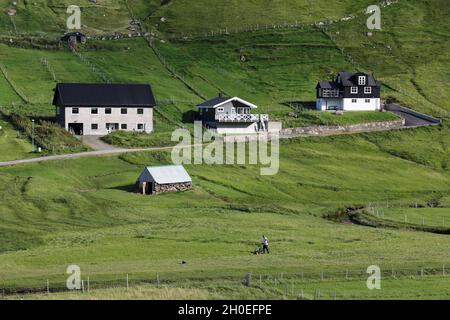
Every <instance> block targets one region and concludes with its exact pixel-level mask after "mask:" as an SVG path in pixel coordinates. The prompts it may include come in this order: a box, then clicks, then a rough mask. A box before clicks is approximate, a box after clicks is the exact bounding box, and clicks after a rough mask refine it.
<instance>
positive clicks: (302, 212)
mask: <svg viewBox="0 0 450 320" xmlns="http://www.w3.org/2000/svg"><path fill="white" fill-rule="evenodd" d="M34 3H36V5H34V4H32V2H30V3H29V4H28V5H25V4H24V3H23V2H19V4H18V14H17V16H16V17H14V18H12V19H11V18H9V17H8V16H7V15H6V14H3V13H2V14H1V17H0V32H1V33H2V36H5V37H7V38H8V37H11V38H13V39H15V40H16V41H17V42H15V43H14V41H13V44H8V45H7V44H0V67H1V70H2V72H1V73H0V92H1V94H0V105H1V106H2V107H3V108H4V109H5V110H7V111H10V112H17V113H20V114H23V115H34V116H52V115H54V109H53V107H52V106H51V99H52V96H53V91H52V89H53V88H54V86H55V83H56V82H101V81H104V79H105V77H106V78H108V79H110V80H111V81H113V82H137V83H151V84H152V86H153V90H154V92H155V95H156V97H157V100H158V108H157V109H155V126H156V134H155V135H154V136H152V137H149V136H142V137H139V138H138V139H135V137H130V135H126V134H122V133H117V137H110V138H117V140H118V142H117V144H122V145H129V146H131V145H135V144H141V143H142V145H145V146H147V145H148V146H154V145H157V144H160V143H162V142H165V141H167V138H168V136H169V133H170V132H171V131H172V130H173V129H175V128H179V127H188V128H189V126H190V124H189V122H191V120H192V119H193V111H194V110H195V105H196V104H197V103H199V102H201V101H202V100H203V99H204V98H210V97H213V96H216V95H217V93H218V92H219V91H222V92H224V93H226V94H229V95H233V96H234V95H237V96H241V97H242V98H244V99H246V100H249V101H252V102H255V103H256V104H258V105H259V106H260V108H259V110H258V111H259V112H260V113H269V114H270V115H271V117H272V118H273V119H277V118H278V119H280V120H283V121H284V122H285V124H286V125H292V126H299V125H311V124H353V123H358V122H361V121H363V122H366V121H381V120H391V119H395V117H393V116H392V115H391V114H389V113H376V114H375V113H361V114H346V115H344V116H342V117H337V116H334V115H331V114H320V115H319V114H318V113H317V112H313V111H299V110H297V109H295V108H291V107H289V105H290V103H293V104H298V103H300V104H302V103H308V102H311V101H313V100H314V99H315V89H314V88H315V85H316V83H317V81H318V80H321V79H331V78H332V77H333V76H334V75H335V74H336V72H338V71H342V70H344V69H347V70H365V71H374V72H375V75H376V77H377V78H378V79H380V80H382V81H383V96H384V97H393V98H395V99H397V100H398V101H399V102H400V103H402V104H405V105H409V106H411V107H413V108H415V109H418V110H420V111H424V112H428V113H431V114H433V115H436V116H440V117H442V118H444V124H443V125H441V126H437V127H433V128H420V129H414V130H409V129H408V130H399V131H392V132H380V133H370V134H358V135H346V136H338V137H326V138H305V139H294V140H286V141H283V142H282V143H281V153H280V154H281V162H280V171H279V174H278V175H276V176H261V175H260V172H259V167H258V166H250V165H248V166H242V165H228V166H220V167H219V166H213V165H188V166H186V168H187V170H188V171H189V173H190V174H191V175H192V177H193V180H194V189H193V190H192V191H188V192H183V193H178V194H166V195H162V196H158V197H142V196H140V195H137V194H135V193H134V184H135V181H136V178H137V177H138V175H139V174H140V172H141V171H142V168H143V167H144V166H146V165H158V164H169V163H170V154H169V153H164V152H157V153H134V154H126V155H122V156H111V157H98V158H83V159H76V160H68V161H56V162H46V163H39V164H29V165H24V166H15V167H2V168H0V199H1V201H0V287H4V288H42V287H45V283H46V280H49V281H50V283H51V284H52V285H54V284H55V285H56V284H58V285H60V286H63V285H64V283H65V279H66V276H67V275H66V274H65V271H66V268H67V266H68V265H69V264H78V265H80V266H81V269H82V272H83V275H84V276H89V277H90V279H91V280H92V281H110V280H111V281H112V280H114V279H120V281H121V283H122V284H123V281H124V276H125V274H129V275H130V277H131V279H132V281H134V283H135V284H137V285H141V284H142V283H141V282H140V280H145V279H147V280H148V279H152V280H153V279H154V278H155V275H156V274H157V273H158V274H159V275H160V276H161V277H162V279H168V280H170V281H171V284H172V286H171V285H168V288H167V289H162V290H155V289H154V288H151V287H148V286H140V287H136V288H133V289H131V290H130V291H129V292H128V293H127V292H125V291H123V290H121V289H110V290H107V291H96V292H93V293H92V294H91V296H80V295H78V294H71V295H65V294H56V295H55V296H53V295H52V296H50V297H49V298H52V297H54V298H58V297H64V298H80V297H83V298H84V297H87V298H92V299H96V298H105V297H106V298H155V299H158V298H159V299H161V298H200V299H205V298H246V299H248V298H255V297H256V298H258V299H259V298H261V299H262V298H281V299H284V298H288V299H295V298H298V294H299V292H300V291H299V290H301V289H304V295H305V298H307V299H311V298H313V296H312V295H313V293H314V292H316V290H317V289H320V290H321V292H322V294H323V298H327V299H328V298H332V297H333V295H334V293H336V298H337V299H356V298H367V299H382V298H387V299H393V298H407V299H430V298H441V299H448V298H449V291H448V285H447V284H446V282H444V281H442V278H440V277H438V276H433V277H425V278H405V277H404V278H401V279H398V280H395V279H386V280H385V282H384V285H383V286H385V287H384V288H385V290H382V291H379V292H378V291H375V292H369V291H368V290H367V289H365V287H364V282H360V281H348V282H347V281H346V282H344V281H343V280H339V281H337V280H327V281H324V282H314V281H309V282H307V283H300V282H299V281H297V280H295V281H294V280H293V281H292V283H291V282H288V283H286V282H280V283H272V282H270V281H267V282H265V285H266V288H265V289H264V290H260V289H259V288H251V289H248V288H245V287H243V286H242V285H241V284H240V280H239V281H230V279H242V277H243V276H244V275H245V274H246V273H247V272H252V273H253V274H255V275H256V274H259V273H261V274H275V273H281V272H285V273H295V272H298V271H304V272H316V273H317V271H318V270H325V271H336V272H337V271H339V272H340V271H343V270H348V269H357V270H365V269H366V268H367V266H368V265H372V264H377V265H380V266H381V267H382V268H383V269H384V270H389V269H390V268H396V269H400V268H411V269H415V270H416V269H418V268H421V267H427V266H430V267H435V266H437V267H439V266H442V265H450V257H449V255H448V254H446V252H447V251H448V247H449V245H450V239H449V238H448V236H446V235H438V234H433V233H427V232H417V231H414V230H402V229H401V228H389V229H387V228H369V227H362V226H358V225H354V224H349V223H337V222H333V221H329V220H326V219H324V218H323V215H324V214H330V213H334V212H336V211H337V210H338V209H342V208H345V207H352V206H367V205H368V204H370V203H371V204H381V203H387V202H388V203H390V204H391V205H392V206H393V207H399V206H400V205H401V206H402V207H404V208H406V207H409V206H412V205H414V204H416V203H418V204H420V205H422V206H425V208H421V209H415V208H409V209H392V210H391V209H390V210H389V212H386V215H385V218H388V219H389V217H392V218H393V219H397V218H398V219H401V217H402V215H405V214H407V215H408V216H409V218H408V219H409V220H410V221H409V222H412V223H419V224H420V223H421V222H422V221H420V217H421V216H426V221H425V223H426V224H428V223H429V224H430V225H431V226H434V224H436V223H439V220H440V219H441V218H444V219H445V218H446V217H447V216H448V215H447V213H446V211H447V208H450V192H449V190H450V175H449V164H450V148H449V143H448V137H449V135H450V127H449V126H448V111H449V110H450V105H449V102H448V101H450V99H449V98H450V97H449V92H448V90H447V89H446V86H445V84H446V83H448V81H449V80H450V79H449V77H450V74H449V73H448V70H449V66H450V60H449V55H448V50H449V49H450V48H449V42H448V41H447V38H448V37H447V35H448V33H449V29H448V28H449V24H448V22H447V18H448V6H446V2H445V1H444V0H436V1H434V2H433V3H431V2H430V1H424V0H414V1H399V2H398V3H396V4H394V5H392V6H390V7H388V8H385V9H383V30H382V31H375V32H373V35H372V36H368V35H367V32H366V30H365V18H364V17H363V16H359V17H357V18H355V19H353V20H350V21H347V22H339V23H336V24H333V25H328V26H322V27H312V26H305V27H303V28H300V29H299V28H288V27H286V28H276V29H270V30H259V31H254V32H242V33H231V34H230V35H224V34H222V35H215V36H208V37H204V36H202V35H201V34H202V33H204V32H205V31H206V32H210V31H211V30H217V29H224V28H230V29H232V28H233V27H235V28H245V27H246V26H248V25H253V26H254V25H255V24H261V25H263V24H271V23H275V24H281V25H283V24H284V22H288V23H295V21H297V20H298V22H299V23H311V22H314V21H318V20H325V19H338V18H341V17H343V16H346V15H348V14H352V13H355V12H360V11H361V10H364V9H365V7H366V6H367V5H368V4H372V3H371V2H370V3H369V2H368V1H365V0H358V1H347V0H345V1H339V2H338V1H335V2H330V1H315V2H314V5H312V4H311V2H310V1H303V0H299V1H290V0H289V1H274V2H273V3H271V5H270V6H267V5H264V6H261V2H258V1H248V2H245V3H243V2H237V1H231V2H230V1H227V2H225V1H222V0H220V1H216V2H215V4H214V6H212V5H210V4H209V2H208V3H206V2H205V1H203V0H199V1H195V2H187V1H173V2H172V1H169V2H164V5H161V2H160V1H141V0H128V1H119V0H98V1H97V4H92V3H91V2H90V1H87V0H86V1H81V2H80V5H81V6H82V8H83V12H84V13H86V16H83V21H84V22H83V24H84V25H85V27H83V30H84V31H86V32H88V33H89V34H91V35H101V34H111V33H113V32H115V31H120V32H127V31H126V30H127V29H126V28H127V27H128V26H129V23H130V21H131V13H130V12H129V11H128V9H127V7H126V4H128V8H131V9H132V11H133V13H134V14H135V15H136V16H138V17H139V18H141V19H142V20H144V21H145V28H146V29H147V30H146V31H149V32H153V33H154V35H153V37H154V39H153V42H152V45H153V49H155V50H156V52H158V53H159V57H158V55H157V54H156V53H155V52H154V51H153V49H152V48H151V47H150V46H149V45H148V43H147V42H146V41H145V40H144V39H142V38H135V39H121V40H114V41H109V40H108V41H98V40H89V41H88V43H87V44H86V45H85V46H83V47H82V48H81V49H80V54H81V56H82V57H83V58H80V57H77V56H75V55H74V54H72V53H71V52H70V51H69V50H68V49H67V48H64V47H61V48H60V49H52V50H49V49H45V48H41V49H37V48H36V47H34V46H33V45H30V44H28V45H23V47H19V44H20V45H22V44H21V42H19V41H18V40H17V39H19V38H20V37H21V36H24V37H25V36H26V37H30V36H33V37H43V38H46V39H47V38H48V39H54V38H57V37H58V36H59V35H60V34H62V33H63V32H64V20H65V17H66V14H65V13H64V11H65V7H66V6H67V5H68V2H66V1H60V2H57V1H39V0H36V1H34ZM225 6H226V8H227V10H223V8H224V7H225ZM6 7H9V4H1V5H0V10H1V11H2V12H3V9H5V8H6ZM261 7H264V10H262V9H260V8H261ZM287 8H289V9H288V10H287ZM100 12H101V13H100ZM242 12H245V13H246V14H245V15H243V14H242ZM163 17H164V18H165V19H163V20H164V21H162V20H161V18H163ZM196 17H201V19H199V18H196ZM50 21H51V22H50ZM44 22H48V23H44ZM14 25H15V27H14ZM189 34H192V35H194V34H199V35H200V36H195V37H192V36H188V37H187V38H186V39H183V38H182V37H181V36H183V35H189ZM33 39H34V38H33ZM161 40H163V41H161ZM242 56H244V57H245V61H242V60H241V58H242ZM430 57H432V59H431V60H432V61H430ZM45 61H47V62H48V63H45ZM289 112H298V113H299V115H300V117H299V118H292V117H288V113H289ZM0 125H1V126H2V127H4V128H5V131H4V132H3V133H0V148H1V149H0V151H1V152H0V160H9V159H15V158H22V157H28V156H29V151H30V144H29V143H28V142H27V141H26V140H21V139H17V138H16V134H15V133H14V130H12V128H11V126H10V125H9V124H7V123H4V121H3V122H2V120H0ZM435 204H437V206H438V207H439V208H432V206H433V205H435ZM417 220H418V221H417ZM262 234H267V235H268V236H269V238H270V240H271V246H272V253H271V254H270V255H266V256H254V255H252V254H251V251H253V250H254V248H255V246H256V245H257V244H258V242H259V239H260V237H261V235H262ZM183 260H185V261H187V263H186V264H181V261H183ZM199 278H200V279H203V280H204V281H203V282H201V283H196V282H195V281H194V280H196V279H197V280H198V279H199ZM179 283H182V284H184V285H185V286H184V287H183V286H181V287H180V286H177V284H179ZM286 284H288V290H289V286H291V285H294V294H286ZM25 298H47V297H46V296H45V297H42V296H31V297H25Z"/></svg>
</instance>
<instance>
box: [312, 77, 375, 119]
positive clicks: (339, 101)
mask: <svg viewBox="0 0 450 320" xmlns="http://www.w3.org/2000/svg"><path fill="white" fill-rule="evenodd" d="M317 110H320V111H379V110H381V83H380V82H379V81H377V80H376V79H375V78H374V76H373V75H372V74H369V73H363V72H356V73H349V72H339V73H338V75H337V77H336V80H335V81H320V82H319V83H318V84H317Z"/></svg>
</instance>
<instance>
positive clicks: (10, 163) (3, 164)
mask: <svg viewBox="0 0 450 320" xmlns="http://www.w3.org/2000/svg"><path fill="white" fill-rule="evenodd" d="M172 148H173V147H159V148H143V149H109V150H99V151H90V152H81V153H73V154H64V155H58V156H48V157H40V158H33V159H24V160H13V161H5V162H0V167H7V166H16V165H21V164H29V163H37V162H46V161H55V160H67V159H78V158H84V157H96V156H105V155H114V154H122V153H130V152H139V151H165V150H171V149H172Z"/></svg>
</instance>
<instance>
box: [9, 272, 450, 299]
mask: <svg viewBox="0 0 450 320" xmlns="http://www.w3.org/2000/svg"><path fill="white" fill-rule="evenodd" d="M449 272H450V269H449V268H448V267H447V266H446V264H442V265H440V266H435V267H424V266H419V267H416V268H398V269H397V268H394V267H390V268H384V269H383V268H382V270H381V277H382V280H383V279H394V280H400V279H402V278H411V279H421V278H425V277H430V276H435V277H436V276H439V277H447V276H448V274H449ZM369 276H370V274H368V273H367V272H366V270H354V269H353V270H352V269H347V270H317V271H308V272H303V271H301V272H300V271H299V272H277V273H270V274H264V273H259V272H252V273H246V274H245V273H243V274H242V275H241V276H239V275H231V276H226V275H224V276H221V277H212V276H211V277H208V276H204V277H191V278H174V277H173V276H171V275H166V276H161V274H160V273H156V275H155V274H153V275H152V276H145V275H143V274H135V275H133V274H131V273H129V274H124V275H123V277H116V278H113V279H95V278H93V277H92V275H89V276H85V277H84V278H83V279H82V286H81V287H80V288H79V290H78V291H79V292H82V293H85V292H90V291H92V290H101V289H118V288H123V289H124V290H128V289H129V288H132V287H133V286H142V285H151V286H154V287H155V288H164V287H166V288H167V287H169V288H170V287H172V288H185V289H187V288H193V287H196V286H201V285H202V284H204V283H207V284H209V283H210V282H211V281H216V282H220V283H221V284H223V283H227V284H230V283H231V284H236V285H243V286H246V287H250V288H255V289H257V288H259V289H271V288H277V287H279V286H286V293H288V292H289V290H288V289H289V287H288V285H291V286H292V288H293V287H294V284H295V285H300V286H301V284H302V283H304V284H312V283H326V282H327V281H329V282H330V281H366V280H367V278H368V277H369ZM253 278H255V279H256V281H253ZM41 283H42V285H41V286H38V285H37V286H34V287H17V286H7V285H1V284H0V288H1V294H2V297H3V298H6V297H8V296H14V295H26V294H49V293H64V292H66V293H68V292H73V291H77V290H69V289H67V286H66V279H64V280H63V279H59V280H49V279H46V280H43V281H42V282H41ZM291 292H293V290H291ZM295 295H299V293H295ZM303 295H304V294H303ZM335 296H336V292H333V295H332V297H333V298H335ZM316 298H317V297H316Z"/></svg>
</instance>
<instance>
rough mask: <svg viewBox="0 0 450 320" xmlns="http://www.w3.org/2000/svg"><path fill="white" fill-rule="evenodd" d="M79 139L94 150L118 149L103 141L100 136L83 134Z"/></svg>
mask: <svg viewBox="0 0 450 320" xmlns="http://www.w3.org/2000/svg"><path fill="white" fill-rule="evenodd" d="M81 141H82V142H83V144H85V145H87V146H88V147H90V148H92V149H93V150H95V151H112V150H117V149H119V148H117V147H114V146H112V145H110V144H107V143H106V142H103V141H102V139H101V136H83V137H82V139H81Z"/></svg>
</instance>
